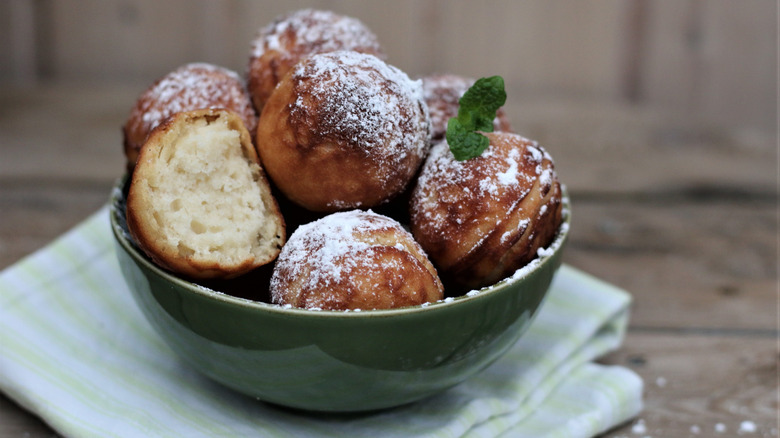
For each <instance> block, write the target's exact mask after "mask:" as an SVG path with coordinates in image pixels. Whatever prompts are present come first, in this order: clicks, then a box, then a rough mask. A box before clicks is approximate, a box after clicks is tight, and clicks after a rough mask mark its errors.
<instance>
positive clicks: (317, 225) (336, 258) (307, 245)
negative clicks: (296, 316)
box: [271, 210, 411, 308]
mask: <svg viewBox="0 0 780 438" xmlns="http://www.w3.org/2000/svg"><path fill="white" fill-rule="evenodd" d="M388 229H394V231H395V232H397V233H407V232H406V231H405V230H404V229H403V228H402V227H401V226H400V224H398V223H397V222H395V221H394V220H393V219H390V218H389V217H386V216H383V215H379V214H377V213H374V212H372V211H370V210H369V211H361V210H351V211H346V212H338V213H333V214H330V215H328V216H325V217H324V218H321V219H319V220H317V221H314V222H310V223H308V224H305V225H302V226H300V227H299V228H298V229H297V230H296V231H295V232H294V233H293V235H292V236H290V239H289V240H288V241H287V244H286V245H285V246H284V247H282V251H281V253H280V254H279V259H278V261H277V265H276V269H275V270H274V274H273V277H272V278H271V293H272V295H273V297H274V302H281V301H283V297H282V289H283V288H284V287H285V286H284V285H285V284H286V282H287V281H288V280H290V279H300V280H301V281H302V283H301V284H299V286H300V290H316V291H319V292H318V293H322V292H323V291H327V290H328V289H330V288H333V289H334V290H338V289H339V287H341V286H337V285H338V284H339V283H340V282H342V281H348V280H349V279H350V275H351V273H352V272H353V270H354V269H356V268H362V269H365V268H366V267H369V268H371V269H372V270H376V271H377V272H378V271H381V270H384V271H385V272H387V271H397V272H398V273H399V275H402V272H403V270H402V266H401V265H392V263H400V262H399V261H397V260H390V261H388V260H387V259H385V260H384V261H383V263H385V264H383V265H382V266H379V265H377V266H370V265H367V264H370V263H375V262H373V261H372V260H374V257H373V254H374V251H381V250H382V248H384V246H385V245H383V244H382V243H378V242H377V243H374V242H372V241H371V239H370V238H368V237H367V236H370V235H375V234H376V233H378V232H386V230H388ZM410 240H411V236H410ZM386 263H391V265H387V264H386ZM327 299H328V297H327V294H324V293H323V294H322V295H321V296H316V297H313V298H312V300H311V301H309V302H307V303H306V305H307V308H311V307H312V306H314V307H318V306H319V305H322V304H323V302H324V301H327Z"/></svg>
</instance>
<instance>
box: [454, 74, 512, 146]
mask: <svg viewBox="0 0 780 438" xmlns="http://www.w3.org/2000/svg"><path fill="white" fill-rule="evenodd" d="M458 103H459V104H460V106H459V107H458V117H457V118H455V117H453V118H451V119H450V120H449V121H448V122H447V134H446V136H447V143H449V145H450V150H451V151H452V155H453V156H454V157H455V159H456V160H458V161H464V160H468V159H471V158H475V157H478V156H479V155H480V154H482V152H483V151H484V150H485V149H487V147H488V144H489V140H488V138H487V137H485V136H484V135H482V134H480V133H479V132H476V131H482V132H493V119H495V118H496V111H498V109H499V108H501V107H502V106H503V105H504V103H506V91H504V79H503V78H502V77H501V76H491V77H488V78H481V79H478V80H477V81H476V82H474V85H472V86H471V88H469V89H468V91H466V93H464V94H463V96H462V97H461V98H460V100H459V101H458Z"/></svg>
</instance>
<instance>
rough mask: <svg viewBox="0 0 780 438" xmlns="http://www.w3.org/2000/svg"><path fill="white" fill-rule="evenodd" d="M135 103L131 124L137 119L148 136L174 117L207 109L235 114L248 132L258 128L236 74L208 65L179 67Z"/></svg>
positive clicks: (195, 64) (252, 110)
mask: <svg viewBox="0 0 780 438" xmlns="http://www.w3.org/2000/svg"><path fill="white" fill-rule="evenodd" d="M138 103H139V104H138V105H137V106H136V107H135V108H134V110H133V111H134V113H135V114H133V115H131V120H132V118H134V116H135V117H139V116H140V117H139V118H140V120H141V121H142V123H143V125H144V126H145V130H146V131H147V132H148V131H151V130H152V129H154V127H155V126H157V125H159V124H160V123H161V122H162V121H163V120H165V119H166V118H168V117H170V116H172V115H173V114H175V113H178V112H182V111H192V110H197V109H210V108H228V109H230V110H233V111H235V112H236V113H238V114H239V116H241V118H242V120H243V121H244V123H245V125H246V127H247V129H248V130H250V131H252V130H254V129H255V127H256V125H257V118H256V115H255V112H254V109H253V108H252V104H251V101H250V100H249V97H248V95H247V93H246V90H245V88H244V85H243V83H242V82H241V78H240V77H239V76H238V74H237V73H236V72H234V71H232V70H228V69H226V68H222V67H219V66H215V65H212V64H208V63H190V64H186V65H183V66H182V67H179V68H178V69H176V70H174V71H172V72H171V73H169V74H167V75H166V76H164V77H162V78H161V79H160V80H158V81H157V82H156V83H155V84H154V85H152V86H151V87H150V88H149V89H148V90H147V91H146V92H144V94H143V95H142V96H141V98H140V99H139V101H138Z"/></svg>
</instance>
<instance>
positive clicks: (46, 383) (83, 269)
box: [0, 208, 642, 437]
mask: <svg viewBox="0 0 780 438" xmlns="http://www.w3.org/2000/svg"><path fill="white" fill-rule="evenodd" d="M629 303H630V297H629V295H628V294H626V293H625V292H623V291H621V290H619V289H616V288H614V287H612V286H610V285H608V284H605V283H603V282H601V281H599V280H597V279H595V278H593V277H590V276H588V275H587V274H584V273H582V272H580V271H577V270H575V269H574V268H572V267H570V266H566V265H564V266H563V267H562V268H561V270H560V271H559V273H558V274H557V276H556V278H555V280H554V283H553V285H552V288H551V291H550V295H549V297H548V299H547V301H546V302H545V304H544V306H543V307H542V309H541V311H540V313H539V315H538V317H537V318H536V319H535V320H534V322H533V325H532V326H531V328H530V329H529V330H528V332H527V333H526V334H525V335H524V336H523V337H522V338H521V340H520V341H519V342H518V343H517V344H516V345H515V346H513V347H512V349H511V350H510V351H509V352H508V353H507V354H506V355H505V356H504V357H502V358H501V359H500V360H498V361H497V362H496V363H494V364H493V365H491V366H490V367H489V368H487V369H486V370H484V371H483V372H481V373H480V374H478V375H477V376H475V377H473V378H472V379H470V380H468V381H466V382H464V383H462V384H460V385H458V386H456V387H454V388H452V389H450V390H448V391H446V392H443V393H441V394H438V395H435V396H433V397H431V398H428V399H425V400H423V401H420V402H417V403H414V404H411V405H407V406H403V407H399V408H395V409H389V410H385V411H381V412H378V413H372V414H349V415H333V414H314V413H304V412H300V411H294V410H289V409H284V408H280V407H276V406H273V405H269V404H266V403H263V402H260V401H257V400H254V399H252V398H249V397H245V396H243V395H240V394H238V393H235V392H233V391H231V390H229V389H226V388H224V387H222V386H221V385H219V384H217V383H215V382H212V381H211V380H209V379H207V378H205V377H203V376H201V375H200V374H198V373H197V372H195V371H194V370H192V369H191V368H190V367H189V366H188V365H187V364H186V363H184V362H183V361H181V360H180V359H178V357H177V356H175V355H174V354H173V352H172V351H171V350H170V349H169V348H168V347H167V346H166V344H165V343H164V342H163V341H162V340H161V339H160V338H159V337H158V336H157V335H156V334H155V332H154V331H153V330H152V328H151V326H150V325H149V324H148V323H147V322H146V320H145V319H144V317H143V315H142V314H141V313H140V310H139V309H138V308H137V307H136V305H135V303H134V301H133V299H132V297H131V295H130V292H129V291H128V290H127V287H126V286H125V283H124V280H123V278H122V276H121V274H120V271H119V266H118V264H117V262H116V259H115V255H114V248H113V242H112V237H111V231H110V228H109V220H108V210H107V208H103V209H101V210H100V211H98V212H97V213H95V214H94V215H92V216H91V217H90V218H89V219H87V220H86V221H84V222H83V223H82V224H80V225H79V226H77V227H76V228H74V229H73V230H71V231H69V232H68V233H66V234H65V235H63V236H62V237H60V238H59V239H57V240H56V241H55V242H53V243H52V244H50V245H49V246H47V247H46V248H43V249H42V250H40V251H38V252H37V253H35V254H33V255H31V256H29V257H27V258H26V259H24V260H22V261H21V262H19V263H17V264H16V265H14V266H12V267H10V268H8V269H7V270H5V271H3V272H2V273H0V390H2V391H3V392H4V393H6V394H7V395H8V396H9V397H10V398H12V399H13V400H15V401H16V402H17V403H19V404H20V405H21V406H23V407H24V408H26V409H28V410H30V411H31V412H33V413H35V414H36V415H38V416H40V418H42V419H43V420H44V421H45V422H46V423H48V424H49V425H50V426H51V427H52V428H54V429H55V430H56V431H57V432H58V433H61V434H62V435H65V436H74V437H93V436H94V437H113V436H117V437H120V436H121V437H125V436H128V437H134V436H143V437H153V436H186V437H198V436H209V437H213V436H240V437H253V436H259V437H267V436H268V437H273V436H333V437H345V436H371V437H383V436H425V437H494V436H507V437H587V436H593V435H595V434H598V433H600V432H602V431H605V430H607V429H609V428H611V427H613V426H615V425H617V424H620V423H622V422H625V421H627V420H628V419H630V418H631V417H633V416H635V415H636V414H637V413H638V412H639V411H640V409H641V405H642V398H641V394H642V381H641V380H640V378H639V377H638V376H637V375H636V374H634V373H633V372H632V371H630V370H628V369H626V368H623V367H619V366H604V365H599V364H596V363H594V362H593V360H594V359H595V358H597V357H598V356H600V355H603V354H604V353H606V352H608V351H611V350H614V349H616V348H617V347H618V346H619V345H620V343H621V342H622V339H623V335H624V333H625V328H626V324H627V320H628V307H629Z"/></svg>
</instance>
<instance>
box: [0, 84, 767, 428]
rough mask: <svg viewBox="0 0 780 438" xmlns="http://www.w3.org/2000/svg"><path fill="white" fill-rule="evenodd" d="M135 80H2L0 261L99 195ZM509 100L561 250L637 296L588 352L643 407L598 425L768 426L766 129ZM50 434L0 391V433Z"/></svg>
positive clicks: (103, 195)
mask: <svg viewBox="0 0 780 438" xmlns="http://www.w3.org/2000/svg"><path fill="white" fill-rule="evenodd" d="M139 92H140V89H139V88H136V87H119V88H112V89H109V88H97V89H96V88H68V87H54V88H42V89H35V90H33V91H29V90H28V91H18V90H2V89H0V153H1V155H0V268H5V267H8V266H10V265H12V264H13V263H14V262H16V261H17V260H19V259H20V258H22V257H23V256H25V255H26V254H29V253H31V252H33V251H35V250H36V249H38V248H41V247H43V246H45V245H46V244H47V243H48V242H50V241H51V240H52V239H53V238H55V237H56V236H58V235H60V234H61V233H63V232H64V231H66V230H68V229H69V228H71V227H72V226H74V225H75V224H77V223H78V222H79V221H81V220H82V219H84V218H86V217H87V216H88V215H89V214H90V213H92V212H93V211H95V210H96V209H97V208H99V207H100V206H101V205H103V204H104V203H105V202H106V200H107V197H108V194H109V190H110V186H111V184H112V183H113V181H114V179H115V178H117V177H118V176H119V175H120V174H121V172H122V169H123V156H122V153H121V146H120V145H121V135H120V126H121V125H122V123H123V122H124V119H125V117H126V115H127V112H128V111H129V108H130V106H131V104H132V102H133V101H134V99H135V97H136V95H137V94H138V93H139ZM507 112H508V114H509V115H510V119H511V120H512V122H513V126H514V128H515V130H516V131H518V132H520V133H521V134H523V135H525V136H526V137H529V138H533V139H536V140H538V141H540V142H541V143H542V144H543V145H545V146H546V147H547V149H548V150H549V151H550V152H551V154H552V155H553V157H554V158H555V160H556V166H557V169H558V171H559V175H560V177H561V179H562V180H563V181H564V182H565V183H566V185H567V186H568V189H569V191H570V193H571V195H572V203H573V208H572V210H573V227H572V232H571V240H570V245H569V246H568V248H567V253H566V254H565V262H566V263H569V264H571V265H573V266H575V267H578V268H580V269H582V270H585V271H587V272H589V273H591V274H593V275H596V276H598V277H600V278H602V279H604V280H606V281H608V282H611V283H613V284H615V285H617V286H619V287H621V288H624V289H625V290H627V291H629V292H630V293H631V294H632V295H633V297H634V302H633V307H632V317H631V318H632V319H631V324H630V327H629V332H628V335H627V337H626V339H625V342H624V344H623V346H622V347H621V348H620V350H618V351H617V352H614V353H612V354H610V355H608V356H607V357H605V358H603V359H602V360H601V361H602V362H604V363H608V364H620V365H624V366H627V367H629V368H631V369H633V370H634V371H636V372H637V373H638V374H639V375H640V376H642V378H643V379H644V382H645V391H644V404H645V408H644V410H643V411H642V412H641V413H640V415H639V416H638V417H637V418H635V419H632V420H631V421H630V422H628V423H626V424H623V425H621V426H619V427H617V428H616V429H614V430H612V431H609V432H607V433H606V434H604V436H609V437H613V436H614V437H620V436H623V437H639V436H652V437H686V436H715V437H725V436H738V435H739V436H741V435H745V436H751V435H752V436H760V437H772V436H778V277H777V274H778V271H777V270H778V185H777V181H778V180H777V176H778V156H777V137H776V136H777V133H776V132H762V131H757V130H753V129H750V128H749V127H745V126H719V125H714V124H711V123H707V122H706V121H703V120H698V119H697V118H696V116H695V115H694V114H687V113H684V112H669V111H661V110H659V109H654V108H641V107H635V106H631V105H627V104H616V103H614V102H583V101H568V100H541V99H531V100H528V101H524V102H518V101H512V99H511V96H510V102H509V103H508V105H507ZM751 426H752V427H751ZM753 428H755V432H752V433H750V431H751V429H753ZM52 435H56V434H55V433H54V432H53V431H52V430H50V429H49V428H48V427H47V426H46V425H45V424H44V423H43V422H42V421H40V420H39V419H37V418H36V417H35V416H33V415H31V414H29V413H28V412H26V411H24V410H23V409H21V408H20V407H19V406H18V405H16V404H15V403H14V402H13V401H12V400H10V399H9V398H8V397H6V396H4V395H0V436H2V437H6V436H11V437H14V436H24V437H43V436H52Z"/></svg>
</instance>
